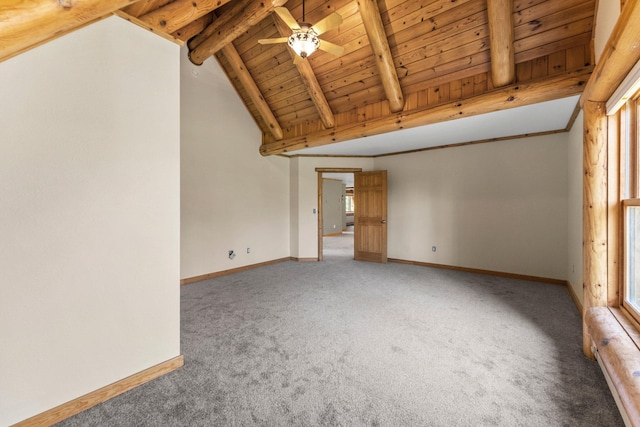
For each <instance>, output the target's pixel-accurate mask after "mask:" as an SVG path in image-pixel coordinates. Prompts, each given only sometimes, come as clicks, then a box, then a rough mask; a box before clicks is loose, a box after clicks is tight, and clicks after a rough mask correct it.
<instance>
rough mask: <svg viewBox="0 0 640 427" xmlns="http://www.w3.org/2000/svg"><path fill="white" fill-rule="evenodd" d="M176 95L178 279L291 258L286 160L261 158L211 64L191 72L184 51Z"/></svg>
mask: <svg viewBox="0 0 640 427" xmlns="http://www.w3.org/2000/svg"><path fill="white" fill-rule="evenodd" d="M181 88H182V94H181V107H182V108H181V118H182V127H181V138H182V145H181V159H182V160H181V165H182V169H181V171H182V173H181V179H182V180H181V206H182V210H181V212H182V221H181V245H182V251H181V260H182V261H181V272H180V275H181V277H182V278H190V277H196V276H200V275H203V274H208V273H213V272H218V271H223V270H228V269H232V268H237V267H242V266H245V265H251V264H257V263H260V262H264V261H269V260H273V259H279V258H284V257H289V256H290V255H289V254H290V249H289V245H290V237H289V232H290V224H289V213H290V201H289V193H290V185H289V160H288V159H286V158H282V157H278V156H271V157H262V156H261V155H260V153H259V151H258V149H259V147H260V140H261V134H260V131H259V129H258V127H257V126H256V125H255V123H254V121H253V119H252V118H251V116H250V115H249V113H248V112H247V109H246V108H245V106H244V105H243V103H242V101H241V100H240V98H239V97H238V95H237V94H236V92H235V90H234V89H233V87H232V86H231V83H230V82H229V80H228V79H227V77H226V76H225V74H224V73H223V71H222V70H221V68H220V66H219V65H218V63H217V62H216V61H215V59H213V58H211V59H208V60H207V61H205V63H204V64H203V65H202V66H200V67H198V66H195V65H193V64H191V63H190V62H189V60H188V58H187V50H186V48H184V49H183V50H182V51H181ZM247 248H251V253H249V254H247ZM229 250H234V251H235V252H236V253H237V256H236V258H235V259H234V260H230V259H229V257H228V251H229Z"/></svg>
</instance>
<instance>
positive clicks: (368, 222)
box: [353, 171, 387, 263]
mask: <svg viewBox="0 0 640 427" xmlns="http://www.w3.org/2000/svg"><path fill="white" fill-rule="evenodd" d="M353 192H354V199H355V203H354V205H355V213H354V223H355V227H354V258H355V259H356V260H359V261H372V262H380V263H386V262H387V171H373V172H356V173H355V174H354V191H353Z"/></svg>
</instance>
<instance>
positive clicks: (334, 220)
mask: <svg viewBox="0 0 640 427" xmlns="http://www.w3.org/2000/svg"><path fill="white" fill-rule="evenodd" d="M343 189H344V184H342V181H336V180H334V179H326V178H325V179H323V180H322V233H323V234H334V233H341V232H342V222H343V217H344V197H343V191H344V190H343Z"/></svg>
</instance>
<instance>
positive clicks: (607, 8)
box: [593, 0, 620, 63]
mask: <svg viewBox="0 0 640 427" xmlns="http://www.w3.org/2000/svg"><path fill="white" fill-rule="evenodd" d="M619 16H620V2H619V1H617V0H599V1H598V10H597V11H596V26H595V28H594V33H595V34H594V40H593V46H594V51H595V55H596V63H597V62H598V61H599V60H600V55H602V51H603V50H604V47H605V46H606V45H607V41H608V40H609V35H610V34H611V32H612V31H613V27H614V26H615V25H616V21H617V20H618V17H619Z"/></svg>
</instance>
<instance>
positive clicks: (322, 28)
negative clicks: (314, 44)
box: [311, 12, 342, 35]
mask: <svg viewBox="0 0 640 427" xmlns="http://www.w3.org/2000/svg"><path fill="white" fill-rule="evenodd" d="M340 24H342V16H340V14H339V13H338V12H333V13H332V14H331V15H329V16H327V17H326V18H324V19H321V20H320V21H319V22H317V23H316V24H315V25H313V26H312V27H311V29H312V30H313V31H315V33H316V34H317V35H320V34H322V33H325V32H327V31H329V30H333V29H334V28H337V27H339V26H340Z"/></svg>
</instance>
